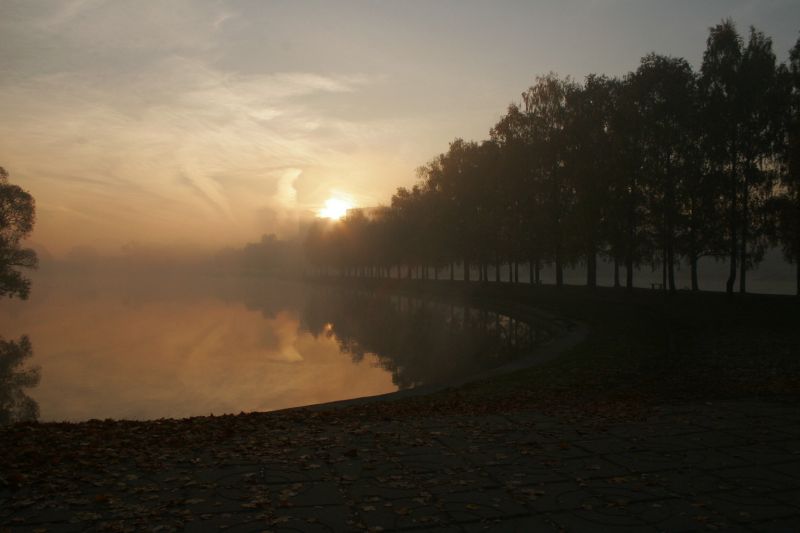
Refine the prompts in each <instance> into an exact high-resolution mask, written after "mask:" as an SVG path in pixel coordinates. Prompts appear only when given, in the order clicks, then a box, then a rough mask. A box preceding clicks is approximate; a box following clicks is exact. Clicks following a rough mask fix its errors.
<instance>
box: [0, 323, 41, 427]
mask: <svg viewBox="0 0 800 533" xmlns="http://www.w3.org/2000/svg"><path fill="white" fill-rule="evenodd" d="M31 355H33V348H32V346H31V341H30V339H28V337H27V336H24V335H23V336H22V338H20V340H18V341H7V340H5V339H3V338H2V337H0V425H5V424H10V423H12V422H22V421H30V420H36V419H37V418H39V404H38V403H36V401H34V400H33V399H32V398H31V397H30V396H28V395H27V393H26V389H30V388H33V387H35V386H36V385H38V384H39V377H40V374H39V368H38V367H30V366H27V365H26V363H27V360H28V359H30V357H31Z"/></svg>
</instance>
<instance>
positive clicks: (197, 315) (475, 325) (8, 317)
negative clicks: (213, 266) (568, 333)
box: [0, 271, 535, 421]
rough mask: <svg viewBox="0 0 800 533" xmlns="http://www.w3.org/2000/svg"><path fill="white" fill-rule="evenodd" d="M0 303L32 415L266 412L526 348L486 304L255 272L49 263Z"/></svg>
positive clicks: (422, 379)
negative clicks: (18, 347)
mask: <svg viewBox="0 0 800 533" xmlns="http://www.w3.org/2000/svg"><path fill="white" fill-rule="evenodd" d="M34 282H35V287H36V290H35V291H34V292H33V293H32V295H31V298H30V300H28V301H26V302H22V301H18V300H6V301H2V302H0V324H2V333H3V336H4V337H5V338H7V339H16V338H19V337H20V336H21V335H23V334H25V335H28V336H29V338H30V339H31V342H32V346H33V356H32V357H30V359H29V361H28V363H29V365H30V366H38V367H40V369H41V381H40V383H39V384H38V385H37V386H35V387H33V388H30V389H28V390H27V394H28V395H29V396H30V397H31V398H32V399H33V400H34V401H35V402H37V403H38V405H39V410H40V419H41V420H43V421H61V420H68V421H79V420H86V419H92V418H99V419H104V418H125V419H153V418H161V417H186V416H196V415H208V414H212V413H213V414H217V415H218V414H223V413H238V412H241V411H245V412H247V411H267V410H274V409H281V408H287V407H294V406H300V405H307V404H313V403H321V402H328V401H335V400H341V399H347V398H355V397H361V396H369V395H375V394H382V393H387V392H392V391H395V390H398V389H402V388H409V387H414V386H418V385H422V384H428V383H438V382H443V381H447V380H449V379H452V378H453V377H459V376H465V375H469V374H471V373H476V372H480V371H481V370H483V369H486V368H490V367H493V366H498V365H500V364H502V363H504V362H506V361H508V360H510V359H512V358H513V357H516V356H518V355H519V354H521V353H523V352H525V351H527V350H528V348H529V347H530V345H531V343H529V342H528V341H529V340H535V336H534V332H533V331H532V330H529V329H528V328H527V326H526V325H525V324H522V323H518V322H513V327H514V338H512V337H510V336H509V335H510V332H511V330H510V327H511V325H512V321H510V319H508V317H503V316H501V315H498V314H496V313H494V314H489V313H487V312H481V311H478V310H470V309H468V308H464V307H462V306H454V305H449V304H442V303H438V304H437V303H435V302H429V301H423V300H418V299H413V298H412V299H410V298H407V297H396V296H395V297H389V296H376V295H369V294H357V293H352V292H347V291H343V290H337V289H331V288H325V287H313V286H307V285H303V284H301V283H299V282H293V281H277V280H270V279H265V278H260V277H246V276H232V275H231V276H222V275H217V276H213V275H202V274H192V275H180V274H178V273H175V274H162V275H161V276H153V275H147V274H141V275H130V274H128V275H119V274H114V273H106V274H103V275H99V274H96V275H94V276H85V275H79V274H74V273H73V274H67V273H58V272H54V271H50V272H49V273H48V274H41V273H40V274H39V275H37V276H36V279H35V280H34Z"/></svg>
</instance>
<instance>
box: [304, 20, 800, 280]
mask: <svg viewBox="0 0 800 533" xmlns="http://www.w3.org/2000/svg"><path fill="white" fill-rule="evenodd" d="M419 177H420V181H419V183H418V184H417V185H415V186H414V187H412V188H410V189H407V188H400V189H398V190H397V192H396V194H395V195H394V196H393V197H392V200H391V205H389V206H382V207H378V208H374V209H369V210H364V209H362V210H351V211H350V212H348V214H347V216H346V217H345V218H344V219H343V220H341V221H339V222H338V223H333V224H330V223H328V224H326V223H323V222H322V221H320V222H318V223H317V224H316V225H315V226H314V227H312V228H311V231H310V232H309V234H308V238H307V240H306V251H307V254H308V257H309V259H310V260H311V261H312V263H314V264H316V265H317V266H318V267H320V269H324V270H326V271H336V272H339V273H342V274H361V275H363V274H368V275H374V276H387V275H388V276H391V275H395V274H393V270H392V268H393V267H396V268H397V270H396V273H397V274H396V275H398V276H400V275H408V276H411V275H412V273H413V272H421V273H422V274H420V275H421V276H423V277H427V276H428V275H429V268H428V267H435V268H433V272H434V276H438V273H439V269H440V268H442V267H446V265H448V264H449V266H450V276H451V278H452V276H453V270H454V268H455V267H454V265H456V264H460V265H462V266H463V269H464V275H463V279H465V280H469V279H470V276H471V272H474V267H477V272H478V274H477V276H478V278H479V279H481V280H488V279H489V265H493V266H495V268H494V269H493V271H494V272H495V279H496V280H499V279H500V278H499V269H500V265H501V264H508V265H509V268H512V266H513V272H514V276H513V279H514V280H517V281H518V269H517V267H518V265H519V263H521V262H524V263H529V265H530V270H529V271H530V281H531V282H533V283H537V282H539V281H540V271H541V269H542V267H543V265H546V264H549V265H552V267H553V268H554V271H555V283H556V284H557V285H561V284H562V283H563V271H564V268H565V266H567V265H575V264H583V265H585V268H586V282H587V284H588V285H590V286H594V285H596V283H597V263H598V258H599V257H605V258H606V259H607V260H608V261H610V262H613V264H614V267H615V268H614V283H615V285H616V286H619V285H621V284H622V281H621V279H620V276H621V271H622V269H624V271H625V278H626V279H625V281H624V283H625V285H626V286H627V287H632V286H633V283H634V279H633V276H634V272H635V270H636V269H637V268H638V267H639V266H642V265H648V264H649V265H653V266H657V267H659V268H660V269H661V272H662V277H663V286H664V288H665V289H668V290H675V269H676V266H677V265H679V264H682V263H683V264H688V266H689V268H690V270H691V286H692V289H693V290H697V289H698V262H699V260H700V258H702V257H706V256H710V257H714V258H716V259H718V260H726V261H728V262H729V264H730V270H729V276H728V279H727V283H726V289H727V291H728V292H733V291H734V290H735V288H736V282H737V276H738V285H739V287H738V288H739V290H740V291H741V292H745V291H746V288H747V271H748V269H750V268H752V267H753V266H754V265H755V264H757V263H758V262H759V261H760V260H761V258H762V256H763V254H764V250H765V249H766V247H768V246H769V245H780V246H781V247H782V248H783V251H784V253H785V256H786V258H787V259H788V260H789V261H791V262H793V263H795V264H797V265H798V268H797V283H798V293H799V294H800V260H799V259H800V257H799V256H800V40H798V42H797V44H795V46H794V47H793V49H792V50H791V51H790V56H789V60H788V62H786V63H781V64H778V62H777V60H776V56H775V53H774V52H773V47H772V40H771V39H770V38H768V37H767V36H765V35H764V34H763V33H761V32H760V31H757V30H756V29H754V28H751V29H750V33H749V38H748V39H747V40H745V39H743V38H742V36H741V35H740V34H739V33H738V31H737V29H736V27H735V25H734V23H733V22H732V21H730V20H726V21H724V22H722V23H721V24H719V25H717V26H715V27H713V28H710V33H709V36H708V40H707V47H706V50H705V53H704V55H703V61H702V66H701V68H700V71H699V72H695V71H693V69H692V66H691V65H690V64H689V63H688V62H687V61H686V60H684V59H681V58H674V57H668V56H663V55H657V54H650V55H647V56H646V57H644V58H642V60H641V63H640V65H639V67H638V69H637V70H636V71H635V72H631V73H629V74H627V75H625V76H624V77H621V78H616V77H608V76H605V75H594V74H593V75H590V76H588V77H587V78H586V79H585V81H584V82H583V83H576V82H574V81H572V80H571V79H570V78H562V77H559V76H557V75H555V74H549V75H547V76H543V77H539V78H537V80H536V83H535V84H534V85H533V86H532V87H530V88H529V89H528V90H527V91H525V92H524V93H523V94H522V102H520V103H519V104H513V105H511V106H509V108H508V110H507V112H506V113H505V114H504V115H503V116H502V118H501V119H500V120H499V121H498V122H497V124H495V125H494V127H492V128H491V133H490V137H489V139H487V140H485V141H482V142H466V141H464V140H461V139H456V140H455V141H453V142H452V143H451V144H450V147H449V149H448V151H447V152H446V153H443V154H441V155H439V156H437V157H435V158H434V159H433V160H432V161H430V162H429V163H427V164H426V165H424V166H423V167H421V168H420V170H419ZM403 267H405V268H406V271H405V272H401V268H403ZM418 267H422V268H418ZM510 277H511V276H510Z"/></svg>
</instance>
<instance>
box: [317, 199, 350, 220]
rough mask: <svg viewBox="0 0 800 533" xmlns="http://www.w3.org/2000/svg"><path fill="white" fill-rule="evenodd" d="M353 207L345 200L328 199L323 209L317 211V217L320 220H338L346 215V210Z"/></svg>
mask: <svg viewBox="0 0 800 533" xmlns="http://www.w3.org/2000/svg"><path fill="white" fill-rule="evenodd" d="M351 207H353V205H352V204H351V203H350V202H348V201H347V200H342V199H341V198H328V199H327V200H326V201H325V207H323V208H322V209H320V210H319V212H318V213H317V215H318V216H319V217H321V218H328V219H330V220H339V219H340V218H342V217H343V216H345V215H346V214H347V210H348V209H350V208H351Z"/></svg>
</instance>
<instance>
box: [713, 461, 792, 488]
mask: <svg viewBox="0 0 800 533" xmlns="http://www.w3.org/2000/svg"><path fill="white" fill-rule="evenodd" d="M714 475H716V476H718V477H720V478H722V479H723V480H726V481H728V482H730V483H731V484H733V485H735V486H736V487H738V488H741V489H744V490H746V491H749V492H753V493H756V494H762V493H769V492H777V491H788V490H792V489H796V488H800V479H798V478H796V477H794V476H790V475H786V474H783V473H781V472H779V471H777V470H774V469H770V468H767V467H757V466H749V467H741V468H726V469H720V470H715V471H714Z"/></svg>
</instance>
